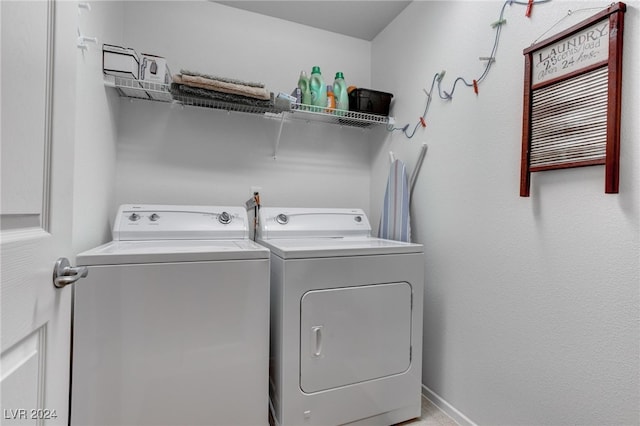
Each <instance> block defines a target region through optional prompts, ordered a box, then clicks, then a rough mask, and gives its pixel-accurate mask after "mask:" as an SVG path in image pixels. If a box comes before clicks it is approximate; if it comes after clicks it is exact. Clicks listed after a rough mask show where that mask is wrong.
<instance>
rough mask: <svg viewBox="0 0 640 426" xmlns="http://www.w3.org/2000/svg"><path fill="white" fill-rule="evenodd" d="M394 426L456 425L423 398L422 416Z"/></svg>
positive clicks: (456, 425) (456, 424)
mask: <svg viewBox="0 0 640 426" xmlns="http://www.w3.org/2000/svg"><path fill="white" fill-rule="evenodd" d="M396 426H458V423H456V422H455V421H454V420H453V419H452V418H451V417H449V416H448V415H447V414H445V413H444V412H443V411H441V410H440V409H439V408H438V407H436V406H435V405H433V403H432V402H431V401H429V400H428V399H427V398H425V397H424V396H423V397H422V415H421V416H420V417H419V418H417V419H413V420H409V421H406V422H402V423H398V424H397V425H396Z"/></svg>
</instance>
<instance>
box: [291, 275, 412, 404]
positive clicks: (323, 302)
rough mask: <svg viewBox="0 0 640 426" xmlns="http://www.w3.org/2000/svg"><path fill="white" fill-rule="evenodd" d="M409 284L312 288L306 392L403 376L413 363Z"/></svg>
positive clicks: (304, 361) (306, 309) (306, 327)
mask: <svg viewBox="0 0 640 426" xmlns="http://www.w3.org/2000/svg"><path fill="white" fill-rule="evenodd" d="M411 309H412V306H411V286H410V285H409V283H406V282H399V283H389V284H376V285H365V286H356V287H342V288H331V289H324V290H311V291H308V292H307V293H305V294H304V296H302V300H301V301H300V388H301V389H302V390H303V391H304V392H306V393H313V392H320V391H324V390H328V389H333V388H336V387H340V386H347V385H352V384H355V383H362V382H365V381H368V380H375V379H379V378H381V377H387V376H391V375H393V374H400V373H403V372H404V371H406V370H407V369H408V368H409V367H410V366H411V317H412V312H411Z"/></svg>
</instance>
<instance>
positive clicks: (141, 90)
mask: <svg viewBox="0 0 640 426" xmlns="http://www.w3.org/2000/svg"><path fill="white" fill-rule="evenodd" d="M104 82H105V85H107V86H109V87H113V88H115V89H116V91H117V92H118V94H119V95H120V96H123V97H126V98H133V99H144V100H150V101H160V102H174V103H179V104H181V105H189V106H196V107H201V108H213V109H220V110H225V111H234V112H243V113H250V114H265V113H268V114H267V115H269V116H270V118H273V115H274V114H275V115H277V116H282V118H285V117H284V116H283V115H286V116H287V118H292V119H296V120H304V121H307V122H320V123H327V124H335V125H340V126H349V127H361V128H366V127H369V126H371V125H380V124H383V125H386V124H388V123H389V117H386V116H382V115H375V114H365V113H361V112H355V111H343V110H333V111H330V112H326V111H324V110H322V111H317V110H314V109H313V108H317V107H312V106H310V105H301V104H292V105H291V109H290V110H284V111H283V110H282V109H278V108H267V107H258V106H252V105H243V104H237V103H229V102H221V101H216V100H212V99H206V98H198V97H192V96H183V95H180V96H176V95H172V94H171V92H170V90H169V89H170V85H169V84H163V83H151V82H148V81H141V80H135V79H133V78H127V77H120V76H115V75H109V74H104Z"/></svg>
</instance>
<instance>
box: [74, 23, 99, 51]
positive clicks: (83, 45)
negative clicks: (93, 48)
mask: <svg viewBox="0 0 640 426" xmlns="http://www.w3.org/2000/svg"><path fill="white" fill-rule="evenodd" d="M87 42H89V43H94V44H98V37H87V36H85V35H82V34H81V33H80V28H78V38H77V40H76V44H77V46H78V48H80V49H87V48H88V46H87Z"/></svg>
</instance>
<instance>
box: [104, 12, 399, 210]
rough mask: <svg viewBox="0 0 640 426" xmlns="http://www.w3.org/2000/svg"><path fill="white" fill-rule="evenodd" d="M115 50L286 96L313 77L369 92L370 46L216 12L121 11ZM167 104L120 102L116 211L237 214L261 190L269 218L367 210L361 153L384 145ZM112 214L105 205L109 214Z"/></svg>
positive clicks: (333, 129) (366, 136) (347, 134)
mask: <svg viewBox="0 0 640 426" xmlns="http://www.w3.org/2000/svg"><path fill="white" fill-rule="evenodd" d="M125 10H126V13H125V22H124V40H125V43H126V45H127V46H130V47H133V48H135V49H136V50H137V51H138V52H139V53H142V52H145V53H152V54H157V55H161V56H164V57H166V58H167V59H168V61H169V66H170V68H171V70H172V71H173V72H178V71H179V70H180V69H181V68H184V69H190V70H196V71H200V72H204V73H208V74H214V75H220V76H225V77H233V78H238V79H241V80H249V81H260V82H263V83H265V84H266V86H267V88H269V90H271V91H272V92H275V93H277V92H279V91H283V92H286V93H290V92H291V91H292V90H293V88H294V87H295V86H296V84H297V81H298V76H299V74H300V71H301V70H303V69H304V70H306V71H307V73H308V74H310V71H311V67H312V66H314V65H319V66H320V67H321V70H322V72H323V76H324V78H325V81H326V82H327V83H329V82H332V81H333V77H334V75H335V72H336V71H343V72H344V74H345V76H346V79H347V82H348V84H356V85H359V86H363V87H366V86H368V85H369V84H370V75H371V74H370V69H369V66H370V62H371V43H370V42H366V41H363V40H359V39H355V38H351V37H346V36H341V35H338V34H334V33H330V32H326V31H322V30H318V29H314V28H310V27H306V26H302V25H298V24H294V23H290V22H286V21H282V20H279V19H275V18H271V17H266V16H262V15H258V14H254V13H250V12H246V11H242V10H238V9H234V8H231V7H228V6H223V5H220V4H217V3H212V2H206V1H199V2H196V1H187V2H164V1H163V2H126V6H125ZM278 125H279V122H278V121H274V120H271V119H265V118H263V117H261V116H253V115H247V114H238V113H231V114H228V113H226V112H223V111H217V110H210V109H201V108H194V107H186V108H184V109H183V108H181V107H180V106H175V105H174V106H171V105H168V104H159V103H151V102H145V101H136V102H132V103H130V102H129V101H123V103H122V105H121V111H120V116H119V118H118V128H119V135H118V145H117V180H116V203H115V204H116V205H117V204H120V203H127V202H146V203H192V204H232V205H238V204H243V203H244V202H245V200H247V199H248V198H249V197H250V195H251V187H252V186H259V187H262V191H261V194H262V202H263V204H264V205H271V206H278V205H281V206H284V205H288V206H336V207H362V208H365V209H367V208H368V207H369V179H370V166H369V165H370V163H369V160H370V146H371V145H372V143H374V142H375V141H376V140H377V141H380V140H381V139H383V138H384V137H385V136H386V134H385V132H384V131H383V132H382V133H380V132H376V131H375V130H373V131H362V130H359V129H349V128H343V129H341V128H340V127H338V126H322V125H319V124H314V123H310V124H307V123H305V122H292V123H285V125H284V129H283V132H282V138H281V142H280V145H279V150H278V157H277V160H275V161H274V160H273V152H274V145H275V141H276V136H277V133H278ZM114 208H115V205H114Z"/></svg>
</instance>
